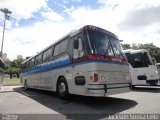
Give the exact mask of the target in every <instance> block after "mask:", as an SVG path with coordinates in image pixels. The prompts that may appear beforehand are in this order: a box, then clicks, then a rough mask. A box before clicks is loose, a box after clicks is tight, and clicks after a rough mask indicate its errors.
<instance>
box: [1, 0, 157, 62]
mask: <svg viewBox="0 0 160 120" xmlns="http://www.w3.org/2000/svg"><path fill="white" fill-rule="evenodd" d="M0 8H8V9H9V10H11V11H12V14H11V15H10V20H9V21H7V22H6V30H5V37H4V47H3V53H4V52H5V53H7V56H8V58H9V59H10V60H13V59H16V58H17V55H22V56H23V58H25V57H27V56H33V55H35V54H36V53H37V52H39V51H41V50H42V49H44V48H46V47H47V46H49V45H50V44H51V43H53V42H55V41H56V40H58V39H60V38H62V37H63V36H65V35H66V34H68V33H69V32H71V31H72V30H76V29H79V28H81V27H83V26H84V25H95V26H98V27H101V28H104V29H106V30H109V31H111V32H113V33H115V34H116V35H117V36H118V38H119V39H120V40H123V44H125V43H127V44H132V43H137V44H138V43H142V44H145V43H153V44H154V45H156V46H157V47H160V27H159V26H160V14H159V12H160V0H0ZM3 21H4V15H3V13H2V12H0V46H1V38H2V33H3V32H2V31H3Z"/></svg>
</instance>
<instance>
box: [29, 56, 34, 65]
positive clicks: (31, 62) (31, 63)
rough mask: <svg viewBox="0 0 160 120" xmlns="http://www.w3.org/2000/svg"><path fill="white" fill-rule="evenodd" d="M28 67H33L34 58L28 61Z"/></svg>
mask: <svg viewBox="0 0 160 120" xmlns="http://www.w3.org/2000/svg"><path fill="white" fill-rule="evenodd" d="M29 66H30V67H32V66H34V58H32V59H31V60H30V64H29Z"/></svg>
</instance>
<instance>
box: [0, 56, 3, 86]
mask: <svg viewBox="0 0 160 120" xmlns="http://www.w3.org/2000/svg"><path fill="white" fill-rule="evenodd" d="M3 78H4V61H3V59H2V58H1V57H0V85H2V84H3Z"/></svg>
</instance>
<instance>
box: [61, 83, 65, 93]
mask: <svg viewBox="0 0 160 120" xmlns="http://www.w3.org/2000/svg"><path fill="white" fill-rule="evenodd" d="M65 90H66V86H65V84H64V83H61V84H60V85H59V92H60V93H63V92H65Z"/></svg>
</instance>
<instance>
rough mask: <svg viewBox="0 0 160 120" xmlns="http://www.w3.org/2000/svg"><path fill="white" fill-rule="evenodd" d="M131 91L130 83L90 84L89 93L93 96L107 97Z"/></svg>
mask: <svg viewBox="0 0 160 120" xmlns="http://www.w3.org/2000/svg"><path fill="white" fill-rule="evenodd" d="M129 91H130V84H129V83H115V84H89V85H88V93H89V94H92V95H93V96H94V95H95V96H106V95H112V94H120V93H125V92H129Z"/></svg>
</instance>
